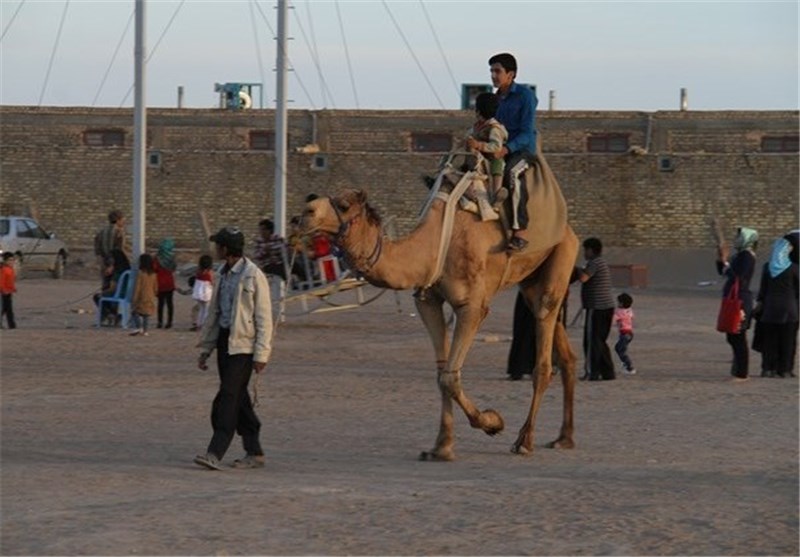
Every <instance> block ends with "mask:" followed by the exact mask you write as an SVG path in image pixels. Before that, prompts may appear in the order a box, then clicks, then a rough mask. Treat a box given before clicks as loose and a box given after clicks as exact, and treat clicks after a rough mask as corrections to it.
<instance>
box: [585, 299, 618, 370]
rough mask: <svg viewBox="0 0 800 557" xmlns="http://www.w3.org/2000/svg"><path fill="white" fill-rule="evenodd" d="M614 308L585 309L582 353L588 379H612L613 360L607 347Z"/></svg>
mask: <svg viewBox="0 0 800 557" xmlns="http://www.w3.org/2000/svg"><path fill="white" fill-rule="evenodd" d="M613 318H614V308H610V309H587V310H586V319H585V320H584V324H583V355H584V358H585V360H586V374H587V375H588V379H589V380H590V381H597V380H599V379H605V380H609V379H614V378H616V374H615V373H614V360H613V359H612V358H611V350H610V349H609V348H608V343H607V341H608V335H609V333H610V332H611V322H612V320H613Z"/></svg>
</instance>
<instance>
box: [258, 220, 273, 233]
mask: <svg viewBox="0 0 800 557" xmlns="http://www.w3.org/2000/svg"><path fill="white" fill-rule="evenodd" d="M258 226H263V227H264V228H266V229H267V232H269V233H270V234H272V233H273V232H275V223H274V222H272V220H271V219H263V220H261V221H260V222H259V223H258Z"/></svg>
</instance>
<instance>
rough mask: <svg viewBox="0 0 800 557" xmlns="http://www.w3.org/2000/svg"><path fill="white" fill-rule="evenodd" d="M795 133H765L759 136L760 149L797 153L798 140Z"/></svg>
mask: <svg viewBox="0 0 800 557" xmlns="http://www.w3.org/2000/svg"><path fill="white" fill-rule="evenodd" d="M798 137H799V136H796V135H767V136H764V137H762V138H761V151H762V152H764V153H797V152H798V151H800V141H798Z"/></svg>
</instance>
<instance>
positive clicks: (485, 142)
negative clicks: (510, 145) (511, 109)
mask: <svg viewBox="0 0 800 557" xmlns="http://www.w3.org/2000/svg"><path fill="white" fill-rule="evenodd" d="M498 106H499V101H498V99H497V95H495V94H494V93H481V94H480V95H478V97H477V98H476V99H475V115H476V116H477V118H478V119H477V120H476V122H475V124H473V126H472V130H471V132H470V134H469V138H468V140H467V146H468V147H470V148H471V149H477V150H478V151H480V152H481V154H483V155H484V156H485V157H486V159H487V161H488V162H489V172H490V173H491V175H492V184H491V187H490V189H491V190H492V191H490V194H491V197H492V202H493V203H494V204H495V206H498V205H499V204H500V203H502V202H503V201H504V200H505V199H506V197H508V191H507V190H505V189H503V171H504V170H505V166H506V162H505V160H503V159H502V158H500V159H496V158H494V154H495V153H497V152H499V151H500V150H501V149H502V148H503V145H505V142H506V141H507V140H508V131H507V130H506V128H505V126H503V124H501V123H500V122H498V121H497V120H496V119H495V117H494V116H495V114H496V113H497V107H498Z"/></svg>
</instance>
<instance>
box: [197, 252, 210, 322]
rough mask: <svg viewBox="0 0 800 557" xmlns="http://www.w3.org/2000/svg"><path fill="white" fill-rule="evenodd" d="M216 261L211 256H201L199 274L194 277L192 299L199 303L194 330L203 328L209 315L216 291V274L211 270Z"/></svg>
mask: <svg viewBox="0 0 800 557" xmlns="http://www.w3.org/2000/svg"><path fill="white" fill-rule="evenodd" d="M213 265H214V260H213V259H211V256H210V255H201V256H200V261H199V265H198V267H197V274H196V275H195V276H194V286H192V299H193V300H194V301H195V302H197V321H195V324H194V326H195V328H194V330H199V329H202V328H203V323H205V321H206V316H207V315H208V303H209V302H210V301H211V294H212V293H213V291H214V272H213V271H212V270H211V268H212V267H213Z"/></svg>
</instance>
